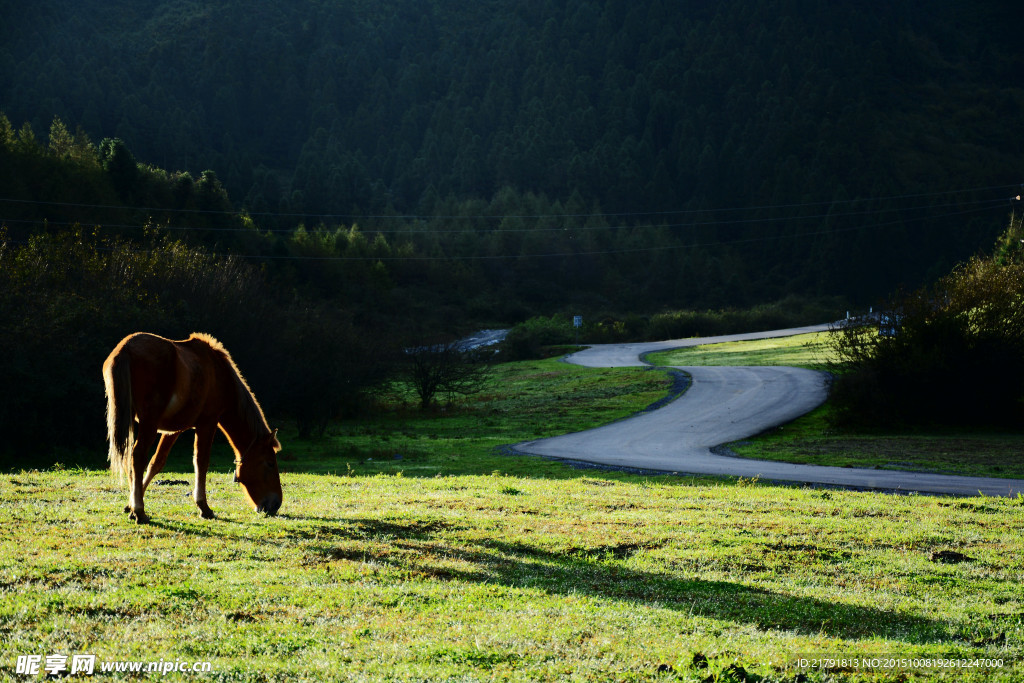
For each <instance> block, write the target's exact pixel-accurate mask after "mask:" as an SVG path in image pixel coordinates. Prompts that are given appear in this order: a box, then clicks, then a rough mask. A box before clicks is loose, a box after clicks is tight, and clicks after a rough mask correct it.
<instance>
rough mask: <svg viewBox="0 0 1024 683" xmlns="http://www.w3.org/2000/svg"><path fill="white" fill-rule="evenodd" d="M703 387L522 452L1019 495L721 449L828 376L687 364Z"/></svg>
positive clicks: (817, 388)
mask: <svg viewBox="0 0 1024 683" xmlns="http://www.w3.org/2000/svg"><path fill="white" fill-rule="evenodd" d="M825 329H828V325H821V326H815V327H806V328H795V329H791V330H774V331H771V332H760V333H753V334H749V335H728V336H722V337H706V338H703V339H685V340H673V341H667V342H652V343H645V344H602V345H598V346H594V347H591V348H589V349H586V350H584V351H581V352H578V353H575V354H573V355H571V356H569V357H568V358H566V360H567V361H568V362H571V363H576V364H578V365H586V366H590V367H630V366H640V365H644V363H643V362H642V361H641V360H640V355H641V354H644V353H649V352H651V351H661V350H667V349H672V348H679V347H682V346H696V345H698V344H707V343H716V342H725V341H740V340H744V339H763V338H768V337H772V336H789V335H793V334H802V333H804V332H816V331H822V330H825ZM680 369H681V370H683V371H685V372H687V373H689V374H690V376H691V377H692V380H693V383H692V385H691V386H690V388H689V389H688V390H687V392H686V393H685V394H684V395H683V396H682V397H681V398H679V399H678V400H676V401H673V402H671V403H669V404H668V405H666V406H665V407H663V408H660V409H658V410H655V411H652V412H649V413H644V414H641V415H638V416H635V417H632V418H629V419H627V420H622V421H620V422H615V423H613V424H610V425H605V426H603V427H598V428H596V429H591V430H587V431H584V432H578V433H575V434H565V435H562V436H556V437H551V438H548V439H538V440H535V441H525V442H522V443H519V444H516V445H515V447H514V449H515V450H517V451H519V452H522V453H528V454H533V455H542V456H546V457H553V458H559V459H565V460H575V461H582V462H587V463H594V464H599V465H605V466H610V467H620V468H638V469H645V470H657V471H665V472H678V473H680V474H682V473H686V474H705V475H726V476H739V477H760V478H761V479H766V480H778V481H790V482H804V483H808V484H823V485H832V486H846V487H853V488H863V489H881V490H901V491H908V492H909V491H917V492H920V493H940V494H951V495H977V494H979V493H983V494H984V495H990V496H1014V495H1017V493H1019V492H1021V491H1022V490H1024V481H1022V480H1018V479H999V478H991V477H960V476H953V475H940V474H925V473H917V472H903V471H898V470H877V469H856V468H848V467H823V466H818V465H797V464H793V463H784V462H774V461H766V460H752V459H748V458H738V457H729V456H724V455H717V454H715V453H713V452H712V450H711V449H712V448H714V447H715V446H719V445H722V444H726V443H729V442H732V441H738V440H740V439H745V438H747V437H750V436H753V435H755V434H758V433H760V432H763V431H765V430H766V429H769V428H771V427H775V426H777V425H780V424H784V423H786V422H789V421H790V420H793V419H795V418H797V417H799V416H800V415H803V414H804V413H807V412H809V411H811V410H813V409H814V408H816V407H817V406H819V405H821V403H823V402H824V401H825V398H826V397H827V395H828V388H827V384H826V376H825V375H824V374H823V373H819V372H815V371H813V370H806V369H803V368H790V367H681V368H680Z"/></svg>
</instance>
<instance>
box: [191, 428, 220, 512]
mask: <svg viewBox="0 0 1024 683" xmlns="http://www.w3.org/2000/svg"><path fill="white" fill-rule="evenodd" d="M216 434H217V427H216V426H215V425H208V426H198V425H197V426H196V447H195V453H194V454H193V456H192V466H193V467H194V468H195V471H196V486H195V489H194V490H193V492H192V499H193V500H194V501H195V502H196V506H197V507H198V508H199V514H200V515H201V516H202V517H203V519H213V510H211V509H210V506H209V505H207V504H206V470H207V469H209V467H210V448H211V447H212V446H213V437H214V436H215V435H216Z"/></svg>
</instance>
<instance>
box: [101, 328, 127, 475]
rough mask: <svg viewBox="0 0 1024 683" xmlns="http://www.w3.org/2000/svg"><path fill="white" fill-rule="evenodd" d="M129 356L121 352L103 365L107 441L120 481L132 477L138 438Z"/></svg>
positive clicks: (111, 466)
mask: <svg viewBox="0 0 1024 683" xmlns="http://www.w3.org/2000/svg"><path fill="white" fill-rule="evenodd" d="M130 360H131V359H130V358H129V357H128V353H127V351H126V350H125V349H123V348H122V349H118V351H117V352H115V353H114V354H112V355H111V356H110V358H108V359H107V362H106V363H104V364H103V383H104V385H106V389H107V439H108V440H109V441H110V452H109V454H108V456H107V457H108V458H109V459H110V471H111V472H112V473H114V474H116V475H118V478H119V479H122V480H123V478H124V476H125V475H130V474H131V453H132V446H133V445H134V441H135V435H134V434H133V430H132V421H133V420H132V418H133V416H132V369H131V362H130Z"/></svg>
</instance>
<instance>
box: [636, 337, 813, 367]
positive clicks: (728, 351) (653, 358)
mask: <svg viewBox="0 0 1024 683" xmlns="http://www.w3.org/2000/svg"><path fill="white" fill-rule="evenodd" d="M828 334H829V333H828V332H815V333H811V334H798V335H794V336H792V337H778V338H775V339H758V340H754V341H742V342H724V343H721V344H704V345H702V346H690V347H686V348H681V349H672V350H670V351H659V352H657V353H651V354H648V355H647V356H646V358H645V360H646V361H647V362H648V363H651V364H653V365H660V366H673V365H683V366H686V365H697V366H707V365H793V366H796V367H804V368H812V369H815V370H821V369H824V368H825V365H826V363H827V362H828V360H829V359H830V358H831V357H832V356H831V351H830V350H829V348H828V346H827V345H826V341H827V339H828Z"/></svg>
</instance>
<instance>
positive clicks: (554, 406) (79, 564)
mask: <svg viewBox="0 0 1024 683" xmlns="http://www.w3.org/2000/svg"><path fill="white" fill-rule="evenodd" d="M669 386H670V379H669V378H668V377H667V375H666V374H665V373H663V372H661V371H657V370H645V369H623V370H610V371H609V370H588V369H584V368H577V367H575V366H570V365H567V364H563V363H559V362H557V361H539V362H525V363H512V364H506V365H503V366H500V367H499V368H497V369H496V370H495V372H494V374H493V376H492V378H491V381H490V384H489V385H488V387H487V388H486V389H485V391H484V392H482V393H481V394H480V395H478V396H476V397H473V398H472V399H470V400H469V401H467V402H465V403H464V404H461V405H456V406H451V407H449V408H448V409H447V410H445V411H438V412H436V413H432V414H428V415H424V414H421V413H420V412H419V411H417V410H415V409H413V408H412V407H411V406H412V399H411V397H406V396H403V395H401V394H396V395H392V396H389V397H382V403H383V404H384V405H385V406H387V408H388V409H387V410H386V411H384V412H383V413H381V414H378V415H376V416H374V417H371V418H363V419H358V420H352V421H346V422H341V423H338V424H337V425H335V426H334V427H333V428H332V431H331V433H330V434H329V435H328V437H326V438H324V439H322V440H319V441H309V442H298V441H297V440H296V439H295V438H294V437H292V438H289V433H288V431H287V430H286V431H285V432H284V433H283V434H282V441H283V442H284V443H285V446H286V448H285V451H284V452H283V453H282V456H283V457H282V462H281V465H282V480H283V483H284V491H285V502H284V505H283V507H282V510H281V514H280V515H278V516H277V517H264V516H260V515H257V514H255V513H253V512H252V511H251V510H250V509H249V508H247V507H246V506H245V505H244V504H243V500H242V496H241V494H240V493H239V492H238V491H237V486H236V485H235V484H233V483H232V482H231V475H230V467H231V458H230V455H229V454H228V453H226V452H224V451H220V452H218V453H217V454H215V456H214V462H213V465H212V467H211V475H210V477H209V500H210V504H211V507H213V509H214V511H215V512H216V513H217V515H218V517H217V519H214V520H209V521H206V520H202V519H200V518H199V517H198V514H197V512H196V510H195V507H194V506H193V504H192V503H191V501H190V500H189V499H188V498H187V495H188V492H189V490H190V483H189V481H190V479H191V477H190V463H189V448H188V444H186V443H184V441H185V440H184V439H183V440H182V442H183V443H181V444H179V446H178V448H177V449H176V451H175V452H174V453H172V456H171V461H170V462H169V464H168V470H167V471H165V473H163V474H162V475H161V476H160V477H159V478H158V482H160V484H159V485H154V486H152V487H151V489H150V490H149V492H148V493H147V497H146V509H147V511H148V512H149V514H150V515H151V516H152V520H153V521H152V523H151V524H150V525H147V526H136V525H134V524H132V523H129V522H128V520H127V519H126V516H125V515H123V513H122V512H121V508H122V506H123V505H124V496H125V493H124V491H123V489H122V488H121V487H120V486H119V485H118V484H117V483H116V482H115V481H114V480H112V479H111V477H110V475H109V474H108V473H107V472H106V471H104V470H100V469H88V468H87V469H82V468H62V467H59V466H57V467H53V468H50V469H47V470H44V471H35V470H33V471H9V472H7V473H5V474H0V515H2V517H0V519H2V520H3V528H4V533H3V534H2V535H0V642H2V643H3V647H2V650H0V652H2V653H3V654H2V655H0V657H2V658H0V677H2V678H6V679H13V680H26V678H25V677H24V676H19V675H17V674H16V673H15V668H14V667H15V662H16V659H17V656H19V655H28V654H38V655H42V656H43V657H44V658H45V656H46V655H49V654H54V653H63V654H67V655H72V654H78V653H90V654H95V655H97V657H98V659H99V660H101V661H103V660H137V661H146V662H148V661H159V660H164V661H185V662H188V663H191V662H194V661H209V662H210V663H211V664H212V667H213V671H212V672H211V673H202V674H199V673H196V674H193V673H182V674H171V675H169V676H162V675H160V674H158V673H150V674H141V675H138V676H137V677H138V678H140V679H162V680H175V679H179V680H210V681H271V680H272V681H278V680H296V681H298V680H430V681H437V680H453V681H472V680H540V681H562V680H622V681H649V680H650V681H674V680H683V681H793V682H796V681H832V680H865V681H879V680H881V681H904V680H936V679H939V678H941V677H942V675H941V674H940V673H938V672H939V671H940V670H939V669H930V670H929V669H917V670H910V669H887V670H884V671H882V672H880V673H879V672H876V673H865V671H864V670H863V669H861V668H858V667H857V666H854V665H853V663H852V662H849V661H848V662H846V664H845V665H840V666H839V668H833V669H831V670H829V671H827V672H825V671H821V670H807V669H799V668H797V667H795V666H794V665H793V662H794V660H795V659H796V658H797V657H808V658H812V657H815V656H830V657H847V658H853V657H866V656H877V657H918V658H966V659H967V661H968V663H969V664H976V663H980V660H979V661H978V662H976V661H975V658H981V659H982V660H983V659H997V660H1001V661H1002V663H1003V666H1002V667H1001V668H997V669H981V668H969V669H960V670H956V671H954V672H952V673H950V672H949V671H948V670H947V673H946V674H944V677H945V679H946V680H977V681H981V680H1003V681H1014V680H1020V678H1021V676H1022V675H1024V661H1022V660H1021V657H1022V654H1024V625H1022V619H1024V563H1022V560H1021V558H1022V557H1024V539H1022V534H1021V530H1022V529H1024V501H1022V500H1020V499H1007V498H972V499H954V498H941V497H925V496H891V495H885V494H875V493H862V492H847V491H823V490H814V489H810V488H798V487H779V486H768V485H765V484H762V483H759V482H756V481H749V480H742V479H741V480H732V479H699V478H691V477H672V476H639V475H630V474H625V473H619V472H607V471H602V470H577V469H573V468H571V467H569V466H567V465H564V464H561V463H557V462H553V461H549V460H544V459H539V458H531V457H519V456H512V455H507V454H505V453H504V452H503V451H502V450H501V449H500V448H498V447H499V446H501V445H502V444H509V443H514V442H516V441H519V440H523V439H527V438H535V437H537V436H544V435H548V434H553V433H561V432H564V431H570V430H573V429H582V428H586V427H588V426H592V425H593V424H598V423H603V422H608V421H610V420H614V419H618V418H621V417H624V416H627V415H629V414H631V413H633V412H635V411H637V410H639V409H641V408H642V407H644V406H646V405H648V404H650V403H653V402H654V401H656V400H657V399H660V398H662V397H663V396H664V395H665V393H666V391H668V389H669ZM72 678H74V677H72Z"/></svg>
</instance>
